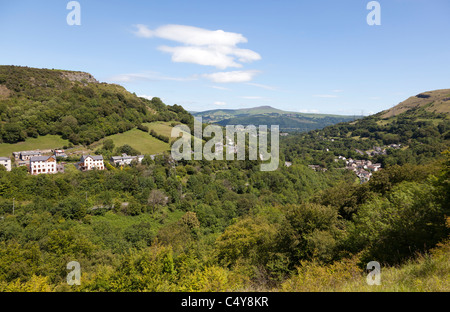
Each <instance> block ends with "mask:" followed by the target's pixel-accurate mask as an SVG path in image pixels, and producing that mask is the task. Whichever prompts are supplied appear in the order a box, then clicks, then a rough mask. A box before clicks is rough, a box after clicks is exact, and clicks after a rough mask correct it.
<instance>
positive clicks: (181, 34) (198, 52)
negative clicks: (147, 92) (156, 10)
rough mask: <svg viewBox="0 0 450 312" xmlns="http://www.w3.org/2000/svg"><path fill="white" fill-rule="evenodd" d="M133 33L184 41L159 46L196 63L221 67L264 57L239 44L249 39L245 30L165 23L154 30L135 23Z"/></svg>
mask: <svg viewBox="0 0 450 312" xmlns="http://www.w3.org/2000/svg"><path fill="white" fill-rule="evenodd" d="M135 27H136V28H137V30H136V31H135V32H134V34H135V35H136V36H138V37H144V38H153V37H157V38H162V39H167V40H172V41H176V42H179V43H181V44H183V45H182V46H176V47H169V46H160V47H159V50H161V51H164V52H167V53H170V54H172V61H173V62H183V63H194V64H199V65H206V66H214V67H217V68H220V69H226V68H228V67H236V68H241V67H242V64H240V63H249V62H253V61H257V60H260V59H261V56H260V55H259V54H258V53H256V52H254V51H252V50H248V49H240V48H238V47H237V45H238V44H239V43H246V42H247V41H248V40H247V38H245V37H244V36H243V35H242V34H238V33H232V32H225V31H223V30H214V31H213V30H208V29H203V28H198V27H193V26H185V25H164V26H161V27H158V28H156V29H155V30H150V29H148V27H147V26H145V25H142V24H139V25H135Z"/></svg>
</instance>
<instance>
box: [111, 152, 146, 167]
mask: <svg viewBox="0 0 450 312" xmlns="http://www.w3.org/2000/svg"><path fill="white" fill-rule="evenodd" d="M142 159H144V155H138V156H128V155H127V154H122V156H112V157H111V159H110V162H111V164H113V165H114V166H124V165H130V164H131V162H132V161H133V160H136V161H137V162H139V163H141V162H142Z"/></svg>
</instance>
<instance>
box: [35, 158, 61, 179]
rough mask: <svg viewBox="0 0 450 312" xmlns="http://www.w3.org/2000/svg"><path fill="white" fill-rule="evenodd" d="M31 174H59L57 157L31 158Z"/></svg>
mask: <svg viewBox="0 0 450 312" xmlns="http://www.w3.org/2000/svg"><path fill="white" fill-rule="evenodd" d="M30 173H31V174H32V175H37V174H41V173H45V174H49V173H50V174H53V173H57V170H56V158H55V156H34V157H31V158H30Z"/></svg>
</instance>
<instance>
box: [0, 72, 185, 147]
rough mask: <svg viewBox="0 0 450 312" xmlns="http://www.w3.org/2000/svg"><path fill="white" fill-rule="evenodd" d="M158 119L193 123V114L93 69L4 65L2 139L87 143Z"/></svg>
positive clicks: (0, 78) (1, 74)
mask: <svg viewBox="0 0 450 312" xmlns="http://www.w3.org/2000/svg"><path fill="white" fill-rule="evenodd" d="M156 121H162V122H178V123H180V122H181V123H185V124H189V123H192V122H193V118H192V116H191V115H190V114H189V113H188V112H187V111H185V110H184V109H183V108H182V107H181V106H179V105H173V106H168V105H165V104H164V103H163V102H162V101H161V100H160V99H159V98H157V97H155V98H153V99H152V100H148V99H145V98H141V97H138V96H136V94H134V93H130V92H128V91H127V90H126V89H125V88H123V87H122V86H120V85H117V84H108V83H102V82H99V81H97V80H96V79H95V78H94V77H93V76H92V75H91V74H89V73H84V72H79V71H66V70H55V69H37V68H29V67H20V66H0V143H9V144H15V143H18V142H23V141H26V140H30V139H31V138H34V139H37V138H40V137H44V136H47V135H53V136H59V137H60V138H61V139H62V141H61V140H60V141H59V142H69V143H71V144H73V145H80V144H81V145H85V146H88V145H90V144H92V143H94V142H97V141H99V140H101V139H103V138H105V137H108V136H112V135H116V134H120V133H125V132H127V131H130V130H133V129H135V128H137V127H138V126H141V127H142V124H144V123H151V122H156ZM144 129H145V128H144ZM149 137H150V136H149ZM11 148H13V147H8V149H11Z"/></svg>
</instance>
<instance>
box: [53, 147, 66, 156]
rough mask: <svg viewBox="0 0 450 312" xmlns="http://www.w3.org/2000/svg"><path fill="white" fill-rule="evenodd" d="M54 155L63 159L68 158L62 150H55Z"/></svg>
mask: <svg viewBox="0 0 450 312" xmlns="http://www.w3.org/2000/svg"><path fill="white" fill-rule="evenodd" d="M53 153H54V154H55V157H63V158H67V155H66V153H65V152H64V150H62V149H55V150H54V151H53Z"/></svg>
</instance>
